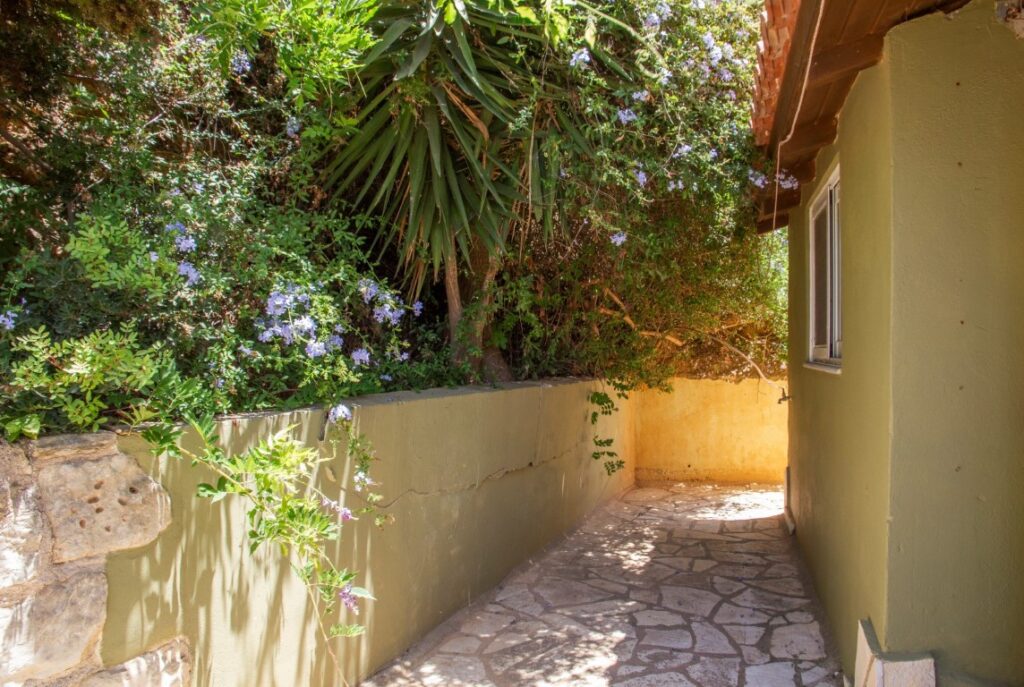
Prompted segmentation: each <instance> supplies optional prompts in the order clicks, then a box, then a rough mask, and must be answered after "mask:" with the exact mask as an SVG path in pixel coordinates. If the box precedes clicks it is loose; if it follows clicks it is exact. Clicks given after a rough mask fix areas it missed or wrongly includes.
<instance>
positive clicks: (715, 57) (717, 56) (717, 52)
mask: <svg viewBox="0 0 1024 687" xmlns="http://www.w3.org/2000/svg"><path fill="white" fill-rule="evenodd" d="M708 60H709V61H710V62H711V66H712V67H716V66H718V63H719V62H721V61H722V49H721V48H720V47H718V46H717V45H716V46H714V47H713V48H711V49H710V50H709V51H708Z"/></svg>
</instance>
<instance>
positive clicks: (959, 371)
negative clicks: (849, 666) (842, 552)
mask: <svg viewBox="0 0 1024 687" xmlns="http://www.w3.org/2000/svg"><path fill="white" fill-rule="evenodd" d="M994 5H995V3H994V2H992V1H991V0H983V1H976V2H974V3H972V4H971V5H969V6H968V7H966V8H964V9H963V10H961V11H960V12H958V13H957V14H956V15H954V16H953V17H952V18H946V17H943V16H941V15H932V16H928V17H924V18H921V19H918V20H916V21H913V22H910V23H907V24H904V25H902V26H900V27H897V28H896V29H894V30H893V31H892V32H891V33H890V34H889V47H888V54H887V61H888V62H889V64H890V67H889V68H890V73H891V79H892V105H893V107H892V128H893V162H894V164H893V169H894V176H893V196H894V198H895V203H894V205H893V210H894V212H893V218H894V226H893V275H894V276H893V329H892V339H893V368H892V369H893V374H892V385H893V461H892V477H891V480H892V481H891V505H890V515H891V517H892V526H891V528H890V536H889V558H890V569H889V608H888V615H889V619H888V622H887V623H886V633H885V640H884V643H885V648H886V649H888V650H890V651H901V652H902V651H908V652H909V651H925V650H931V651H934V652H935V655H936V664H937V669H938V672H939V679H940V683H941V684H942V685H944V687H945V686H947V685H950V686H951V685H961V684H964V685H966V684H975V683H969V682H968V681H967V680H966V678H960V677H957V676H960V675H963V676H971V677H973V678H975V679H977V680H979V681H983V682H985V681H991V682H995V683H999V684H1012V685H1024V582H1022V581H1021V571H1022V570H1024V356H1022V354H1021V344H1022V343H1024V193H1022V185H1021V184H1022V180H1024V135H1022V133H1021V123H1022V121H1024V40H1022V39H1021V38H1018V37H1016V36H1015V35H1014V34H1013V33H1012V32H1011V30H1010V29H1009V28H1008V27H1006V26H1004V25H1002V24H1000V23H999V22H998V20H997V19H996V12H995V7H994Z"/></svg>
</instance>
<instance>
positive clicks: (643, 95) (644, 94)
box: [633, 89, 651, 100]
mask: <svg viewBox="0 0 1024 687" xmlns="http://www.w3.org/2000/svg"><path fill="white" fill-rule="evenodd" d="M650 95H651V94H650V92H648V91H647V90H646V89H644V90H642V91H635V92H634V93H633V100H647V98H649V97H650Z"/></svg>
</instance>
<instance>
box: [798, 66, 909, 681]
mask: <svg viewBox="0 0 1024 687" xmlns="http://www.w3.org/2000/svg"><path fill="white" fill-rule="evenodd" d="M889 111H890V101H889V74H888V68H887V66H886V65H885V64H881V65H878V66H876V67H873V68H872V69H869V70H866V71H864V72H862V73H861V74H860V76H859V77H858V79H857V82H856V83H855V85H854V87H853V89H852V91H851V92H850V95H849V97H848V98H847V101H846V106H845V108H844V109H843V112H842V117H841V118H840V123H839V136H838V139H837V141H836V143H835V145H833V146H831V147H829V148H827V149H825V150H823V151H822V152H821V153H820V154H819V156H818V160H817V169H818V180H819V182H818V183H819V185H820V183H822V182H823V181H824V180H827V179H828V177H829V175H830V173H831V170H832V164H833V163H834V162H835V161H836V156H837V155H838V156H839V159H840V160H841V164H842V180H841V183H842V198H843V200H842V203H841V205H840V208H841V210H840V212H841V213H842V214H841V217H840V222H841V227H842V273H843V297H842V298H843V302H842V308H843V365H842V373H841V374H839V375H836V374H830V373H828V372H824V371H821V370H817V369H809V368H807V367H805V366H804V363H805V361H806V360H807V358H808V308H809V304H808V235H807V225H808V221H807V207H808V203H809V202H810V199H811V198H814V197H815V196H816V192H817V190H818V186H815V187H814V188H811V189H805V190H804V195H803V201H804V202H803V204H802V206H801V207H800V208H799V210H794V211H793V212H792V213H791V214H790V218H791V222H790V227H789V250H790V261H789V265H790V292H789V303H790V311H789V321H790V340H789V352H790V360H789V379H790V393H791V394H792V397H793V398H792V400H791V401H790V409H789V462H790V471H791V472H790V480H791V484H790V506H791V509H792V511H793V515H794V518H795V519H796V522H797V538H798V540H799V542H800V545H801V549H802V551H803V553H804V556H805V559H806V561H807V563H808V565H809V567H810V569H811V573H812V576H813V578H814V582H815V586H816V588H817V591H818V594H819V596H820V597H821V599H822V602H823V604H824V606H825V610H826V612H827V614H828V616H829V620H830V624H831V627H832V631H833V634H834V636H835V637H836V639H837V641H838V643H839V648H840V652H841V657H842V661H843V665H844V667H845V668H846V670H847V672H848V673H850V674H852V671H853V659H854V654H855V651H856V639H857V636H856V633H857V621H858V620H859V619H861V618H870V619H871V620H872V621H873V623H874V625H875V629H876V631H877V632H878V634H879V636H884V632H885V624H886V618H887V615H886V603H887V599H886V557H887V551H888V540H889V533H888V527H887V517H888V515H889V506H888V503H889V470H890V442H889V435H890V430H891V424H890V418H891V415H890V414H891V397H890V392H889V389H890V381H891V377H892V366H891V361H890V341H891V322H890V313H891V284H892V282H891V263H892V255H891V252H890V228H891V223H892V220H891V216H892V205H891V202H892V197H891V192H892V181H891V179H892V166H891V148H890V134H891V120H890V116H889Z"/></svg>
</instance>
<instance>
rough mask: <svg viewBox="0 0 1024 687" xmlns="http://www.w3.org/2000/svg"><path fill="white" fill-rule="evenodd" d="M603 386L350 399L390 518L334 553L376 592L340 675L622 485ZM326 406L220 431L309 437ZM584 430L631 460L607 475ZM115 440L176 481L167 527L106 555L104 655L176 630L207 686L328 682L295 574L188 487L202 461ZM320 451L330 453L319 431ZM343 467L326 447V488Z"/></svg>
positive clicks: (621, 436)
mask: <svg viewBox="0 0 1024 687" xmlns="http://www.w3.org/2000/svg"><path fill="white" fill-rule="evenodd" d="M599 387H600V385H599V384H596V383H592V382H557V381H555V382H545V383H524V384H514V385H508V386H507V387H506V388H501V389H488V388H482V389H480V388H478V389H457V390H433V391H428V392H423V393H419V394H417V393H413V392H404V393H397V394H386V395H380V396H375V397H366V398H361V399H356V400H354V402H353V406H354V409H355V418H356V422H357V423H358V427H359V428H360V430H361V431H362V432H363V433H364V434H365V435H366V437H367V438H368V439H369V441H370V442H371V443H372V445H373V448H374V449H375V450H376V453H377V456H378V457H379V459H380V460H379V462H378V463H376V464H375V465H374V466H373V469H372V471H371V476H372V477H373V479H374V480H377V481H378V482H380V484H381V486H380V488H379V491H380V492H381V493H382V494H383V495H384V504H385V506H386V508H385V511H386V512H387V513H390V514H393V515H394V516H395V519H396V520H395V524H393V525H387V526H384V527H383V528H380V529H377V528H374V527H373V526H372V525H371V524H370V523H369V522H362V521H360V522H359V523H355V524H350V525H348V526H346V527H345V528H344V538H343V540H342V542H341V545H340V547H339V550H338V560H339V562H340V563H343V564H347V565H351V566H352V567H353V568H354V569H356V570H360V571H366V574H365V575H362V576H361V577H360V578H359V580H358V583H359V584H361V585H363V586H366V587H368V588H369V589H370V590H371V591H372V593H373V594H374V595H375V596H376V597H377V601H375V602H372V603H366V604H364V608H365V610H364V612H363V615H362V616H361V617H359V618H358V620H359V622H362V623H364V624H365V625H366V626H367V628H368V632H367V634H366V635H365V636H363V637H361V638H358V639H352V640H342V641H340V642H338V643H337V646H339V647H340V650H339V654H340V658H341V662H342V664H343V666H344V670H345V674H346V677H347V678H348V679H349V680H352V679H358V678H361V677H363V676H365V675H366V674H367V673H368V672H370V671H372V670H373V669H374V668H376V667H378V666H380V665H381V664H382V663H384V662H386V661H387V660H389V659H391V658H393V657H394V656H396V655H397V654H398V653H400V652H401V651H403V650H404V649H406V648H407V647H408V646H409V645H411V644H412V643H413V642H414V641H416V640H417V639H419V638H420V637H422V636H423V635H424V634H425V633H426V632H427V631H429V630H430V629H431V628H433V627H434V626H435V625H436V624H438V623H440V622H441V621H442V620H444V619H445V618H446V617H447V616H449V615H450V614H452V613H453V612H455V611H456V610H458V609H459V608H461V607H462V606H464V605H466V604H467V603H469V601H470V600H471V599H473V598H474V597H475V596H476V595H478V594H480V593H481V592H483V591H485V590H487V589H488V588H490V587H492V586H494V585H495V584H497V583H498V582H499V581H500V580H501V579H502V578H503V577H504V576H505V575H506V574H507V573H508V572H509V571H510V570H511V569H512V568H513V567H515V566H516V565H518V564H520V563H522V562H523V561H525V560H526V559H528V558H529V557H530V556H531V555H533V554H535V553H536V552H538V551H539V550H540V549H542V548H543V547H544V546H546V545H547V544H549V543H551V542H552V541H553V540H555V539H556V538H557V537H558V536H559V535H561V534H563V533H565V532H566V531H567V530H569V529H571V528H572V527H573V526H574V525H575V524H577V523H578V522H579V521H580V519H581V518H582V517H583V515H585V514H586V513H587V512H588V511H590V510H591V509H593V508H594V507H595V506H597V505H599V504H600V503H601V502H603V501H604V500H606V499H608V498H610V497H612V496H614V495H615V494H617V493H620V492H622V491H623V490H624V489H626V488H628V487H629V486H630V485H631V484H632V481H633V463H632V460H631V458H630V457H631V456H632V455H633V454H634V447H633V445H632V436H633V432H632V422H633V411H632V407H631V405H630V404H629V403H622V404H620V407H621V410H620V412H618V413H615V414H614V415H612V416H610V417H607V418H601V420H600V422H599V423H598V425H597V426H596V428H595V427H594V426H592V425H591V424H590V421H589V413H590V412H591V410H593V406H592V405H591V404H589V403H588V401H587V395H588V393H589V392H590V391H591V390H593V389H595V388H599ZM323 415H324V413H323V411H322V410H299V411H294V412H290V413H275V414H267V415H262V416H255V417H246V418H238V419H231V418H228V419H225V420H224V421H223V422H222V423H221V428H220V434H221V437H222V439H223V440H225V441H226V443H227V444H228V446H229V447H230V448H231V449H232V450H243V449H244V448H245V447H247V446H250V445H252V444H253V443H254V442H256V441H258V440H259V438H260V437H263V436H266V435H267V434H268V433H270V432H273V431H276V430H280V429H284V428H286V427H288V426H289V425H294V426H295V428H294V429H293V434H294V436H296V437H298V438H300V439H301V440H302V441H303V442H305V443H307V444H309V445H310V446H318V445H321V444H320V443H319V441H318V436H319V433H320V431H321V427H322V424H323ZM595 433H597V434H599V435H601V436H602V437H613V438H614V439H615V444H614V448H615V450H617V451H618V452H619V453H620V454H621V455H623V456H624V457H625V458H626V459H627V461H628V462H627V465H626V468H625V469H624V470H622V471H620V472H619V473H617V474H616V475H615V476H614V477H612V478H608V477H607V476H606V475H605V472H604V470H603V468H602V467H601V465H600V464H598V463H597V462H595V461H594V460H593V459H592V458H591V456H590V454H591V451H593V443H592V441H593V436H594V434H595ZM186 440H187V439H186ZM122 448H123V449H124V450H125V451H127V452H128V453H130V454H131V455H133V456H135V457H137V458H138V460H139V462H140V463H141V464H142V465H143V466H144V467H148V468H149V469H150V471H151V472H152V474H153V475H154V476H155V477H157V479H158V480H159V481H160V482H162V483H163V484H164V486H165V488H167V490H168V491H169V492H170V494H171V503H172V510H173V512H172V517H173V522H172V524H171V525H170V527H169V528H168V529H167V530H166V531H164V532H163V533H162V534H161V536H160V537H159V538H158V539H157V540H156V541H155V542H154V543H153V544H150V545H148V546H145V547H142V548H139V549H135V550H131V551H126V552H122V553H118V554H115V555H112V556H111V557H110V559H109V561H108V566H107V569H108V576H109V581H110V592H109V602H108V611H107V622H106V626H105V629H104V635H103V639H102V657H103V660H104V663H106V664H108V665H109V664H113V663H117V662H120V661H123V660H126V659H128V658H131V657H133V656H135V655H137V654H139V653H141V652H142V651H144V650H146V649H147V648H150V647H152V646H154V645H157V644H159V643H161V642H163V641H165V640H167V639H169V638H170V637H173V636H175V635H179V634H184V635H186V636H187V637H188V638H189V640H190V642H191V644H192V648H193V655H194V656H195V657H196V659H195V660H196V666H195V669H194V673H195V675H196V684H197V685H200V686H204V687H205V686H214V685H215V686H216V687H257V686H260V685H268V686H269V685H303V686H306V685H336V684H339V681H338V679H337V677H336V676H335V675H334V674H333V673H332V672H331V668H330V664H329V659H328V655H327V652H326V651H325V650H324V647H323V646H322V644H321V642H320V640H319V638H318V637H317V635H316V633H315V631H314V628H315V625H314V623H313V616H312V614H311V606H310V604H309V602H308V600H307V598H306V595H305V592H304V588H303V587H302V585H300V584H299V583H297V581H296V578H295V576H294V574H293V573H292V572H291V570H289V569H288V566H287V565H286V564H285V563H283V562H282V561H281V557H280V556H279V555H278V554H277V553H276V552H272V551H263V552H260V553H258V554H257V556H256V558H255V562H253V561H252V560H251V559H250V556H249V554H248V553H247V552H246V548H247V545H246V540H245V528H244V514H243V510H242V507H241V504H239V503H234V502H233V501H232V499H230V498H229V499H226V500H225V501H222V502H220V503H218V504H210V503H209V502H208V501H204V500H200V499H197V498H196V497H195V489H196V485H197V484H198V483H199V482H201V481H209V479H210V477H209V475H208V474H205V472H204V471H203V470H200V469H196V468H192V467H190V466H188V465H187V464H182V463H180V462H177V461H174V460H166V459H163V460H159V461H157V460H154V459H151V458H149V457H148V454H147V451H146V448H145V446H144V445H142V444H141V442H139V441H138V440H133V439H127V440H124V441H123V442H122ZM322 448H323V450H324V451H325V455H327V456H331V455H333V454H334V452H335V449H333V448H332V447H331V445H330V443H329V442H328V443H327V444H325V445H322ZM339 453H342V454H343V452H339ZM328 469H329V470H328ZM350 470H351V465H348V464H346V460H345V458H344V457H343V456H342V455H335V456H334V457H333V458H332V459H331V460H330V461H329V462H327V463H325V464H323V465H322V466H321V469H320V473H319V477H318V482H319V485H320V487H321V488H322V489H323V490H324V491H325V492H326V493H328V494H332V493H333V494H338V493H339V482H338V479H339V478H340V479H341V480H342V481H343V482H345V483H346V484H351V474H350ZM329 473H333V476H332V475H331V474H329ZM346 478H347V479H346ZM342 500H343V501H344V502H345V503H346V504H347V505H349V506H354V505H356V504H358V501H357V500H356V499H353V498H351V497H349V498H342ZM350 621H351V619H350Z"/></svg>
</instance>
